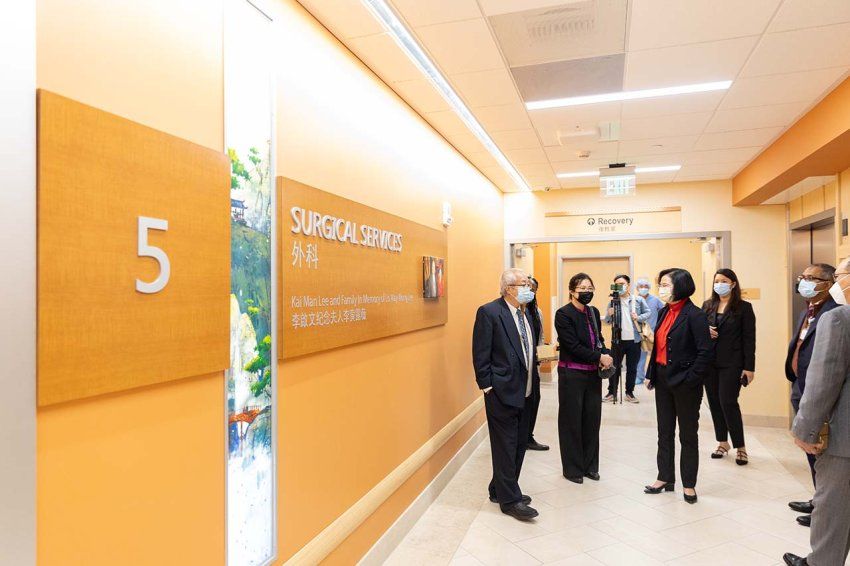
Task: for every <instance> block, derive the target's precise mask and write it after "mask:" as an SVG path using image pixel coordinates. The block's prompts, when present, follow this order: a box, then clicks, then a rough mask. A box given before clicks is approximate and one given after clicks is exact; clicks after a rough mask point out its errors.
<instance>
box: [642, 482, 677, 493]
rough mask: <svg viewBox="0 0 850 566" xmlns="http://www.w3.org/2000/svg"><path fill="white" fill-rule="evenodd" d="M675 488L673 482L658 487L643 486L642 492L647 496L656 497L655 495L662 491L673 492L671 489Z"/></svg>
mask: <svg viewBox="0 0 850 566" xmlns="http://www.w3.org/2000/svg"><path fill="white" fill-rule="evenodd" d="M675 486H676V484H675V483H673V482H667V483H665V484H664V485H662V486H659V487H652V486H651V485H647V486H644V488H643V492H644V493H649V494H652V495H657V494H659V493H661V492H662V491H673V488H674V487H675Z"/></svg>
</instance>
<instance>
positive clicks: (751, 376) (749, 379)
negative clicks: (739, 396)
mask: <svg viewBox="0 0 850 566" xmlns="http://www.w3.org/2000/svg"><path fill="white" fill-rule="evenodd" d="M743 375H744V377H746V378H747V385H749V384H750V383H752V382H753V381H755V379H756V372H754V371H746V370H744V373H743Z"/></svg>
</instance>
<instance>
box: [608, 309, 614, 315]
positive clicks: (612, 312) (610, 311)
mask: <svg viewBox="0 0 850 566" xmlns="http://www.w3.org/2000/svg"><path fill="white" fill-rule="evenodd" d="M608 316H614V307H611V308H609V309H608Z"/></svg>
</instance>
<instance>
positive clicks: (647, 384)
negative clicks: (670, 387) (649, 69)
mask: <svg viewBox="0 0 850 566" xmlns="http://www.w3.org/2000/svg"><path fill="white" fill-rule="evenodd" d="M643 386H644V387H646V390H647V391H652V390H653V389H655V386H654V385H653V384H652V380H649V379H645V380H644V381H643Z"/></svg>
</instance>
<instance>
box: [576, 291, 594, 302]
mask: <svg viewBox="0 0 850 566" xmlns="http://www.w3.org/2000/svg"><path fill="white" fill-rule="evenodd" d="M576 298H577V299H578V302H580V303H581V304H583V305H589V304H590V302H591V301H592V300H593V291H582V292H581V293H578V294H577V296H576Z"/></svg>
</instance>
